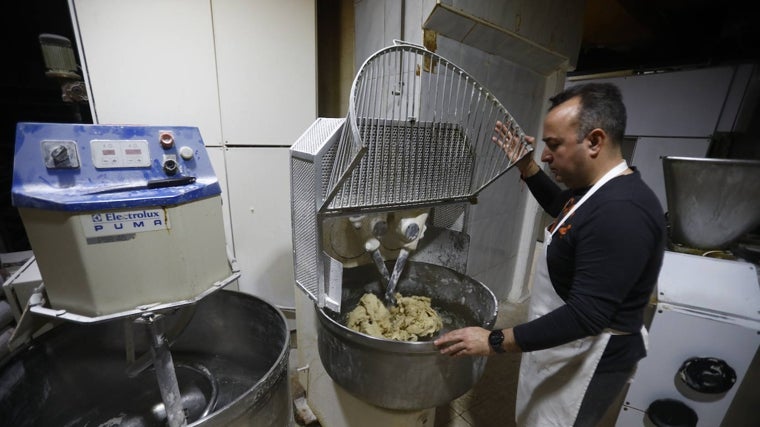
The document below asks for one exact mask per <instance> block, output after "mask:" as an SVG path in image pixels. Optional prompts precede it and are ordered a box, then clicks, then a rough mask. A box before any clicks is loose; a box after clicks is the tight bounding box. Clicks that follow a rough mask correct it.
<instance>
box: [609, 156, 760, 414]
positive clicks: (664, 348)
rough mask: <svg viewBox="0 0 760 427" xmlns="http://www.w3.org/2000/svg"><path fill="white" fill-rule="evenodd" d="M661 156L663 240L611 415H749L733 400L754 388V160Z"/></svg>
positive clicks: (758, 328) (757, 335) (759, 320)
mask: <svg viewBox="0 0 760 427" xmlns="http://www.w3.org/2000/svg"><path fill="white" fill-rule="evenodd" d="M662 160H663V171H664V175H665V189H666V193H667V200H668V219H669V221H668V222H669V225H670V242H669V250H668V251H666V252H665V258H664V260H663V266H662V271H661V272H660V276H659V279H658V284H657V293H656V306H655V311H654V316H653V318H652V323H651V326H650V329H649V337H650V349H649V351H648V355H647V357H646V358H645V359H643V360H642V361H641V362H640V363H639V366H638V369H637V372H636V374H635V376H634V378H633V381H632V383H631V386H630V388H629V390H628V392H627V395H626V396H625V400H624V402H623V407H622V409H621V411H620V415H619V417H618V422H617V425H618V426H621V427H628V426H631V427H632V426H649V425H655V426H671V425H679V426H736V425H751V424H753V422H754V421H756V418H757V417H756V416H754V407H752V408H750V409H749V410H747V408H744V409H741V408H737V409H735V410H733V411H732V410H731V406H732V404H733V403H734V401H735V399H736V397H737V396H738V395H740V394H741V395H742V396H741V397H746V396H747V395H750V394H751V395H753V396H756V395H757V394H756V393H755V391H754V385H752V384H749V385H748V384H747V383H746V381H745V378H746V377H747V376H748V374H749V373H751V371H752V369H757V366H755V367H754V368H753V367H752V366H753V365H752V364H753V363H755V364H756V363H757V362H756V361H757V357H758V356H757V352H758V349H759V348H760V276H758V262H759V261H760V257H759V256H758V255H759V254H760V246H758V245H757V242H755V243H754V244H753V243H752V242H751V241H752V239H753V238H746V236H747V235H748V233H750V232H751V231H753V230H754V229H755V227H757V226H758V225H760V186H758V182H760V161H750V160H728V159H705V158H686V157H665V158H663V159H662ZM750 234H751V233H750ZM753 359H754V360H755V362H753ZM743 384H744V385H743ZM740 400H741V399H740ZM755 400H756V399H755ZM745 406H746V405H745ZM750 406H752V405H750Z"/></svg>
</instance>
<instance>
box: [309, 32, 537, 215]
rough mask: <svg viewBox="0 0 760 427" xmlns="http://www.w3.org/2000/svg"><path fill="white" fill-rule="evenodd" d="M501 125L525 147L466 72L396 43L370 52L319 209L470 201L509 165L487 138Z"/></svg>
mask: <svg viewBox="0 0 760 427" xmlns="http://www.w3.org/2000/svg"><path fill="white" fill-rule="evenodd" d="M497 121H501V122H502V123H503V124H504V125H506V126H507V128H508V129H509V130H510V132H511V134H512V135H514V136H515V137H516V138H517V139H518V140H519V141H518V142H517V143H518V144H519V149H520V155H519V156H518V158H519V157H522V156H523V155H525V154H527V153H529V152H530V151H531V150H532V149H533V147H532V146H531V145H530V144H529V143H527V142H526V141H525V134H524V133H523V131H522V129H521V128H520V126H519V125H518V124H517V122H516V121H515V119H514V118H513V117H512V116H511V115H510V114H509V112H508V111H507V110H506V108H504V106H503V105H502V104H501V103H500V102H499V100H497V99H496V97H494V96H493V94H491V93H490V92H489V91H488V90H487V89H486V88H484V87H483V86H482V85H481V84H479V83H478V82H477V81H476V80H475V79H474V78H472V77H471V76H470V75H469V74H467V72H465V71H464V70H462V69H461V68H459V67H458V66H456V65H454V64H452V63H451V62H449V61H448V60H446V59H445V58H443V57H441V56H439V55H437V54H435V53H433V52H430V51H428V50H427V49H425V48H423V47H421V46H416V45H411V44H406V43H397V44H396V45H394V46H389V47H386V48H384V49H381V50H380V51H378V52H376V53H375V54H373V55H372V56H371V57H370V58H368V59H367V60H366V61H365V63H364V64H363V65H362V67H361V69H360V70H359V72H358V73H357V76H356V78H355V79H354V82H353V86H352V88H351V94H350V100H349V109H348V115H347V118H346V126H345V127H344V129H343V133H342V135H341V138H340V141H339V143H338V144H336V147H335V152H334V156H335V157H334V162H333V165H332V170H331V171H330V172H329V178H328V183H327V184H328V185H327V186H326V187H325V189H326V191H327V194H325V196H326V197H325V200H326V205H325V207H323V211H343V210H364V209H378V208H379V209H398V208H405V207H412V206H421V205H435V204H438V203H443V202H457V201H463V200H467V199H470V198H472V197H473V196H475V195H477V194H478V193H479V192H480V191H481V190H482V189H483V188H485V187H486V186H487V185H488V184H490V183H491V182H493V181H494V180H495V179H496V178H498V177H499V176H501V175H502V174H503V173H505V172H506V171H507V170H509V169H510V168H511V167H512V166H513V165H514V159H510V158H509V157H508V156H506V155H505V154H504V152H503V151H501V149H500V148H499V146H497V145H496V144H494V143H493V142H492V136H494V135H495V131H494V126H495V124H496V122H497Z"/></svg>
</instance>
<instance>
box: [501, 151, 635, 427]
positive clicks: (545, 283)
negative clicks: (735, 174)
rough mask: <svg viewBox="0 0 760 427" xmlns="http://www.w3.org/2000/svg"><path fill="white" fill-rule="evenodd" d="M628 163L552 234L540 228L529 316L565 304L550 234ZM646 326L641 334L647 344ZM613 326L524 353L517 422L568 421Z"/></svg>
mask: <svg viewBox="0 0 760 427" xmlns="http://www.w3.org/2000/svg"><path fill="white" fill-rule="evenodd" d="M627 168H628V165H627V164H626V162H625V161H623V162H621V163H620V164H619V165H617V166H615V167H614V168H612V169H611V170H610V171H609V172H607V173H606V174H605V175H604V176H603V177H602V179H600V180H599V181H598V182H597V183H596V184H594V186H593V187H591V189H590V190H589V191H588V192H587V193H586V194H585V195H584V196H583V197H582V198H581V199H580V200H579V201H578V202H577V203H576V204H575V206H573V207H572V209H570V211H569V212H568V213H567V214H566V215H565V216H564V217H562V218H561V219H560V221H559V222H558V223H557V225H556V226H555V227H554V228H553V230H552V232H551V233H550V232H549V231H548V230H544V251H543V252H542V253H540V254H539V258H538V259H537V260H536V272H535V277H534V280H533V289H532V290H531V300H530V306H529V309H528V321H531V320H534V319H536V318H538V317H541V316H543V315H545V314H547V313H549V312H550V311H553V310H555V309H557V308H559V307H561V306H563V305H565V302H564V301H563V300H562V298H560V297H559V295H557V292H556V291H555V290H554V287H553V286H552V283H551V280H550V279H549V268H548V266H547V264H546V250H547V248H548V247H549V244H550V243H551V239H552V236H553V235H554V233H555V232H556V231H557V230H558V229H559V228H560V226H561V225H562V224H563V223H564V222H565V220H566V219H567V218H568V217H570V215H572V213H573V212H575V210H576V209H578V207H579V206H580V205H582V204H583V203H584V202H585V201H586V200H588V199H589V198H590V197H591V196H592V195H593V194H594V193H595V192H596V191H597V190H599V188H601V187H602V186H603V185H604V184H606V183H607V182H608V181H609V180H610V179H612V178H614V177H616V176H618V175H620V174H621V173H622V172H623V171H625V170H626V169H627ZM645 333H646V330H645V329H644V328H643V327H642V336H643V337H644V342H645V343H646V335H644V334H645ZM611 335H613V332H612V331H607V330H605V331H604V332H602V333H601V334H599V335H596V336H592V337H586V338H582V339H579V340H575V341H572V342H569V343H567V344H563V345H560V346H557V347H553V348H549V349H546V350H539V351H534V352H530V353H523V354H522V361H521V363H520V377H519V380H518V386H517V403H516V414H515V420H516V421H517V425H518V426H520V427H528V426H536V427H547V426H562V427H567V426H572V425H573V423H574V422H575V418H576V417H577V416H578V410H579V409H580V406H581V401H582V400H583V396H584V395H585V394H586V389H587V388H588V385H589V383H590V382H591V377H592V376H593V374H594V371H595V370H596V366H597V364H598V363H599V360H600V359H601V358H602V353H604V349H605V347H606V346H607V342H608V341H609V339H610V336H611Z"/></svg>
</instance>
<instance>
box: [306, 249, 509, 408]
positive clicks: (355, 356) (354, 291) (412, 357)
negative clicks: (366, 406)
mask: <svg viewBox="0 0 760 427" xmlns="http://www.w3.org/2000/svg"><path fill="white" fill-rule="evenodd" d="M390 267H391V268H392V265H391V266H390ZM376 276H377V272H376V271H375V267H374V266H373V265H372V266H362V267H357V268H354V269H350V270H346V272H345V273H344V281H343V301H342V307H343V312H342V313H334V312H332V311H329V310H324V309H322V310H318V311H317V313H318V315H317V316H318V318H319V322H318V345H319V355H320V359H321V361H322V364H323V365H324V367H325V370H326V371H327V373H328V374H329V375H330V377H331V378H332V379H333V380H334V381H335V382H336V383H338V384H339V385H340V386H342V387H343V388H344V389H346V390H347V391H348V392H349V393H351V394H353V395H355V396H357V397H359V398H360V399H362V400H364V401H365V402H368V403H371V404H373V405H376V406H379V407H382V408H388V409H398V410H419V409H428V408H433V407H436V406H440V405H443V404H445V403H448V402H450V401H452V400H454V399H456V398H457V397H459V396H461V395H462V394H464V393H465V392H467V391H468V390H469V389H470V388H472V387H473V386H474V385H475V383H476V382H477V381H478V380H479V379H480V377H481V375H482V374H483V370H484V369H485V364H486V358H485V357H457V358H453V357H450V356H442V355H441V354H440V352H439V350H438V349H437V348H436V347H435V346H434V345H433V343H432V340H433V339H435V338H436V337H437V335H440V334H441V333H443V332H446V331H449V330H452V329H455V328H459V327H463V326H482V327H484V328H491V327H493V325H494V323H495V322H496V314H497V311H498V304H497V301H496V297H495V296H494V294H493V293H492V292H491V291H490V290H489V289H488V288H487V287H486V286H485V285H483V284H482V283H479V282H477V281H476V280H474V279H472V278H470V277H468V276H465V275H463V274H460V273H457V272H455V271H453V270H450V269H448V268H445V267H441V266H437V265H433V264H426V263H420V262H412V261H410V262H409V263H408V264H407V266H406V269H405V272H404V274H403V275H402V277H401V280H400V281H399V283H398V287H397V290H398V291H399V292H401V293H402V294H403V295H422V296H428V297H431V299H432V306H433V308H435V309H436V310H437V311H438V312H439V314H441V316H442V318H443V323H444V329H443V330H442V331H441V332H439V334H437V335H436V336H435V337H431V338H430V339H429V340H426V341H417V342H405V341H392V340H387V339H380V338H374V337H371V336H369V335H365V334H362V333H359V332H356V331H353V330H351V329H349V328H347V327H346V326H344V324H345V319H344V318H345V315H346V314H347V313H348V312H349V311H350V310H352V309H353V308H354V307H356V304H357V303H358V301H359V299H360V298H361V296H362V295H364V294H365V293H367V292H372V293H375V294H377V295H378V296H382V295H383V290H382V289H381V285H380V282H379V281H378V280H377V279H376Z"/></svg>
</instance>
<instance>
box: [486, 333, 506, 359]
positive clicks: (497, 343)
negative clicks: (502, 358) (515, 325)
mask: <svg viewBox="0 0 760 427" xmlns="http://www.w3.org/2000/svg"><path fill="white" fill-rule="evenodd" d="M503 342H504V333H503V332H502V331H501V330H500V329H497V330H495V331H491V333H490V334H489V335H488V343H489V344H491V348H493V349H494V351H495V352H497V353H503V352H504V349H503V348H502V347H501V344H502V343H503Z"/></svg>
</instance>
